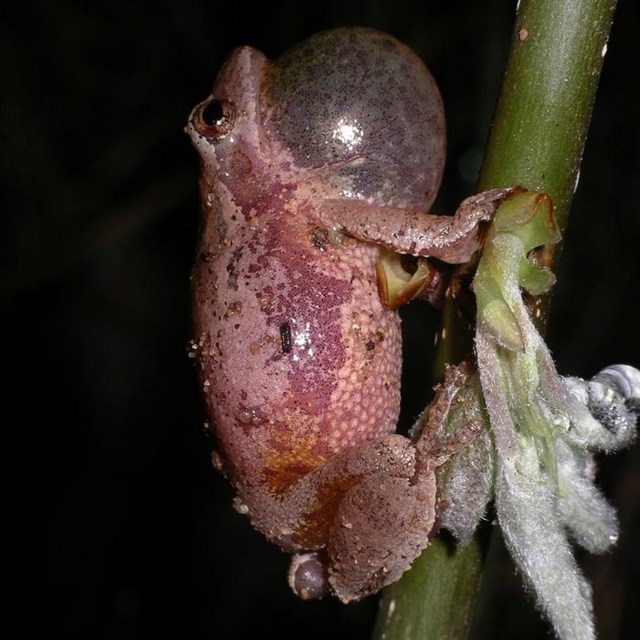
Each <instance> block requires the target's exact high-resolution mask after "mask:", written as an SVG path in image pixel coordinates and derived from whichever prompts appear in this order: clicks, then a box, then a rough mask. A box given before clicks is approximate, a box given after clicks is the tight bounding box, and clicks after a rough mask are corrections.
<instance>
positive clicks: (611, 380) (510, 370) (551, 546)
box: [445, 192, 640, 640]
mask: <svg viewBox="0 0 640 640" xmlns="http://www.w3.org/2000/svg"><path fill="white" fill-rule="evenodd" d="M558 239H559V232H558V230H557V227H556V225H555V219H554V216H553V210H552V205H551V201H550V199H549V197H548V196H546V195H545V194H539V193H538V194H536V193H529V192H520V193H515V194H514V195H512V196H510V197H509V198H508V199H507V200H506V201H505V203H504V204H503V205H502V206H501V207H500V209H499V210H498V212H497V213H496V217H495V219H494V222H493V224H492V227H491V229H490V231H489V235H488V238H487V242H486V244H485V248H484V251H483V255H482V258H481V260H480V263H479V266H478V270H477V273H476V276H475V279H474V283H473V288H474V291H475V293H476V299H477V303H478V323H477V333H476V353H477V364H478V371H479V375H480V385H481V389H482V396H483V398H484V403H485V406H486V411H487V414H488V417H489V422H490V428H491V434H492V438H493V443H494V447H495V452H494V456H493V457H494V462H493V464H494V466H495V479H494V497H495V506H496V512H497V515H498V521H499V524H500V527H501V529H502V531H503V533H504V537H505V541H506V544H507V546H508V548H509V551H510V553H511V555H512V557H513V558H514V560H515V562H516V564H517V566H518V567H519V568H520V571H521V572H522V574H523V576H524V578H525V581H526V582H527V583H528V584H529V586H530V587H531V589H532V591H533V592H534V593H535V596H536V599H537V602H538V604H539V606H540V607H541V609H542V610H543V611H544V613H545V614H546V615H547V617H548V618H549V619H550V621H551V623H552V624H553V627H554V629H555V631H556V634H557V635H558V637H559V638H561V639H562V640H590V639H592V638H595V631H594V623H593V613H592V604H591V589H590V586H589V584H588V583H587V581H586V580H585V578H584V577H583V576H582V574H581V572H580V570H579V568H578V566H577V564H576V562H575V560H574V558H573V553H572V549H571V546H570V544H569V538H571V539H572V540H574V541H575V542H577V543H579V544H580V545H582V546H583V547H585V548H587V549H588V550H590V551H593V552H602V551H604V550H606V549H607V548H609V547H610V546H611V545H612V544H613V543H614V542H615V541H616V539H617V535H618V530H617V529H618V526H617V521H616V516H615V512H614V510H613V508H612V507H611V506H610V505H609V504H608V503H607V501H606V500H605V499H604V497H603V496H602V495H601V494H600V492H599V491H598V489H597V488H596V487H595V485H594V482H593V481H594V478H593V469H594V464H593V460H592V454H593V453H594V452H596V451H607V452H609V451H615V450H616V449H619V448H620V447H622V446H624V445H627V444H629V443H630V442H631V441H632V439H633V437H634V434H635V425H636V420H637V416H638V413H640V372H639V371H637V370H636V369H633V368H632V367H627V366H625V365H619V366H617V367H611V368H609V369H606V370H605V371H604V372H601V374H599V375H598V376H596V377H595V378H594V379H593V380H592V381H591V382H585V381H584V380H581V379H579V378H562V377H561V376H560V375H559V374H558V372H557V371H556V368H555V365H554V364H553V360H552V358H551V355H550V353H549V350H548V348H547V346H546V344H545V343H544V340H543V339H542V337H541V336H540V334H539V333H538V331H537V329H536V327H535V325H534V323H533V322H532V320H531V317H530V315H529V310H528V309H527V306H526V305H525V303H524V301H523V294H522V290H523V289H524V290H526V291H527V292H528V293H530V294H533V295H537V294H539V293H542V292H543V291H545V290H546V289H548V288H549V287H550V286H551V284H552V283H553V275H552V274H551V273H550V272H549V271H547V270H545V269H543V268H540V267H538V266H536V265H535V264H534V262H532V261H530V260H529V257H530V252H531V251H532V249H534V248H535V247H540V246H542V245H546V244H550V243H554V242H557V241H558ZM476 510H477V508H476ZM456 518H458V520H459V519H460V518H459V517H458V516H456V512H455V510H453V512H452V515H451V516H450V517H449V520H450V521H452V522H453V526H452V527H451V528H452V529H453V530H454V533H456V535H458V536H459V537H460V538H461V539H465V537H467V536H468V535H470V534H469V531H468V526H469V523H468V522H467V521H464V523H463V526H461V527H458V530H457V531H456V523H457V521H458V520H456ZM445 524H447V518H446V516H445ZM465 526H466V527H467V530H466V531H465V530H464V527H465ZM473 526H475V525H473Z"/></svg>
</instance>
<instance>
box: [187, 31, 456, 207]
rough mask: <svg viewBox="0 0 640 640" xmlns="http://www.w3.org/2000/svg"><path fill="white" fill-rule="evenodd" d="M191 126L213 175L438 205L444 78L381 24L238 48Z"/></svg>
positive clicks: (393, 202)
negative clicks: (274, 45) (273, 55)
mask: <svg viewBox="0 0 640 640" xmlns="http://www.w3.org/2000/svg"><path fill="white" fill-rule="evenodd" d="M187 132H188V133H189V135H190V136H191V139H192V141H193V143H194V144H195V146H196V147H197V149H198V151H199V152H200V155H201V157H202V161H203V164H204V170H205V173H207V174H209V175H210V176H212V175H214V173H215V175H216V176H217V177H218V178H219V179H221V180H223V181H224V182H227V183H233V184H234V185H235V186H238V185H239V184H242V185H244V186H243V188H247V187H248V188H250V189H253V188H255V186H253V185H255V183H256V182H261V183H262V184H263V186H264V187H266V184H265V183H266V182H270V181H271V180H274V181H278V182H279V181H284V182H288V183H290V184H296V183H303V182H306V181H310V182H312V183H313V184H315V185H316V187H317V188H318V191H317V192H318V193H320V194H321V195H322V196H324V197H328V198H355V199H359V200H365V201H370V202H373V203H374V204H377V205H390V206H397V207H405V208H411V209H418V210H420V209H422V210H426V209H428V207H429V206H430V205H431V204H432V202H433V200H434V199H435V196H436V193H437V190H438V187H439V185H440V180H441V177H442V170H443V166H444V155H445V124H444V110H443V106H442V100H441V98H440V93H439V91H438V88H437V86H436V84H435V81H434V80H433V77H432V76H431V74H430V73H429V71H428V69H427V68H426V67H425V65H424V64H423V62H422V61H421V60H420V58H419V57H418V56H417V55H416V54H415V53H413V52H412V51H411V50H410V49H409V48H408V47H406V46H405V45H403V44H401V43H400V42H398V41H397V40H396V39H395V38H392V37H391V36H388V35H385V34H383V33H380V32H378V31H374V30H373V29H363V28H341V29H332V30H329V31H323V32H321V33H319V34H316V35H314V36H312V37H310V38H308V39H307V40H304V41H303V42H301V43H300V44H298V45H296V46H295V47H293V48H292V49H290V50H289V51H287V52H286V53H284V54H283V55H282V56H280V58H278V59H277V60H275V61H274V62H269V61H268V60H267V58H266V57H265V56H264V55H263V54H262V53H260V52H259V51H257V50H255V49H252V48H250V47H242V48H240V49H236V50H235V51H233V52H232V54H231V55H230V57H229V59H228V60H227V62H226V63H225V64H224V66H223V67H222V70H221V71H220V74H219V75H218V78H217V80H216V83H215V86H214V88H213V91H212V93H211V95H210V96H209V97H208V98H207V99H206V100H205V101H204V102H202V103H200V104H199V105H197V106H196V108H195V109H194V110H193V112H192V113H191V116H190V118H189V123H188V125H187ZM212 171H213V172H214V173H212Z"/></svg>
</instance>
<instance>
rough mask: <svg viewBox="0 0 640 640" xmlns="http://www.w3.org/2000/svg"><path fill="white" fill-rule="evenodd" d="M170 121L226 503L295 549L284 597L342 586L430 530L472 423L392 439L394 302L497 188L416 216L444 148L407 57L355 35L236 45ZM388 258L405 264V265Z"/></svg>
mask: <svg viewBox="0 0 640 640" xmlns="http://www.w3.org/2000/svg"><path fill="white" fill-rule="evenodd" d="M187 132H188V134H189V136H190V137H191V140H192V141H193V144H194V145H195V147H196V149H197V150H198V152H199V154H200V158H201V165H202V174H201V181H200V187H201V194H202V206H203V222H202V229H201V235H200V240H199V245H198V249H197V257H196V261H195V265H194V268H193V273H192V287H193V309H194V327H195V336H194V342H193V345H192V347H193V352H194V357H195V358H196V360H197V364H198V369H199V375H200V379H201V384H202V390H203V394H204V399H205V403H206V409H207V412H208V415H209V424H210V425H211V429H212V431H213V432H214V434H215V438H216V441H217V453H215V454H214V457H213V459H214V464H215V465H216V466H217V467H218V468H220V469H221V470H222V471H223V472H224V474H225V475H226V477H227V478H228V479H229V480H230V482H231V483H232V485H233V486H234V488H235V491H236V493H237V498H236V508H237V510H238V511H240V512H241V513H245V514H247V515H248V517H249V518H250V520H251V522H252V524H253V526H255V527H256V528H257V529H258V530H260V531H261V532H262V533H263V534H264V535H265V536H266V537H267V538H268V539H269V540H271V541H272V542H274V543H276V544H277V545H279V546H280V547H281V548H282V549H283V550H285V551H287V552H290V553H292V554H294V557H293V561H292V566H291V570H290V575H289V580H290V584H291V586H292V588H293V589H294V591H295V592H296V593H298V595H301V596H302V597H318V596H320V595H323V594H324V593H326V592H327V591H330V592H332V593H334V594H335V595H337V596H338V597H339V598H340V599H342V600H343V601H345V602H346V601H350V600H357V599H360V598H362V597H364V596H365V595H368V594H370V593H373V592H375V591H377V590H379V589H380V588H381V587H382V586H384V585H386V584H389V583H391V582H393V581H395V580H397V579H398V577H399V576H400V575H401V574H402V573H403V572H404V571H405V570H406V569H407V568H408V567H409V566H410V565H411V563H412V562H413V560H414V559H415V558H416V557H417V556H418V555H419V553H420V551H421V550H422V549H423V548H424V547H425V546H426V545H427V544H428V541H429V536H430V535H432V532H433V530H434V524H435V523H436V521H437V516H438V490H437V486H436V479H435V478H436V477H435V469H436V468H437V467H438V466H439V465H441V464H442V463H443V462H444V461H446V460H447V459H448V457H449V456H450V455H452V454H453V453H455V452H456V451H458V450H459V449H460V447H462V446H464V444H465V443H466V442H468V440H469V433H470V432H471V431H472V430H473V429H471V430H467V431H468V432H467V433H463V434H461V435H459V437H457V438H454V439H453V440H452V439H449V440H447V439H445V438H443V437H441V436H440V435H439V430H438V426H437V424H431V425H430V426H429V428H427V429H425V430H424V432H423V434H422V435H421V436H420V437H419V438H418V440H417V442H415V443H414V442H412V441H411V440H409V439H408V438H405V437H403V436H400V435H397V434H394V430H395V425H396V420H397V418H398V412H399V402H400V369H401V344H400V321H399V318H398V315H397V312H396V311H395V310H394V309H393V308H392V307H394V306H398V305H399V304H401V303H402V302H404V301H406V300H407V299H409V298H411V297H414V296H415V295H417V294H418V293H420V292H421V291H424V290H426V291H427V294H428V293H429V291H432V292H433V291H435V289H436V288H437V286H436V285H437V281H438V277H437V271H436V270H435V268H434V267H433V265H432V264H431V263H430V262H429V261H428V260H426V259H425V258H436V259H438V260H440V261H443V262H448V263H462V262H465V261H467V260H469V259H470V257H471V256H472V254H473V253H474V252H475V251H476V250H477V248H478V246H479V233H480V229H479V225H480V223H481V222H483V221H486V220H489V219H490V217H491V215H492V213H493V211H494V209H495V206H496V203H497V201H498V200H500V198H502V197H503V195H504V194H505V193H506V191H504V190H503V191H493V192H487V193H485V194H480V195H479V196H474V197H473V198H471V199H468V200H467V201H465V202H464V203H463V204H462V206H461V208H460V209H459V210H458V212H457V213H456V214H455V215H454V216H435V215H428V214H427V213H426V211H427V210H428V208H429V206H430V205H431V203H432V202H433V200H434V198H435V195H436V191H437V189H438V186H439V183H440V179H441V175H442V169H443V162H444V155H445V125H444V116H443V108H442V103H441V99H440V95H439V93H438V89H437V87H436V85H435V82H434V80H433V78H432V76H431V74H430V73H429V71H428V70H427V69H426V67H425V66H424V64H423V63H422V62H421V60H420V59H419V58H418V57H417V56H416V55H415V54H414V53H412V52H411V51H410V50H409V49H408V48H407V47H405V46H404V45H402V44H400V43H399V42H398V41H397V40H395V39H394V38H392V37H390V36H387V35H384V34H382V33H379V32H376V31H373V30H369V29H335V30H330V31H326V32H322V33H320V34H318V35H316V36H313V37H311V38H309V39H308V40H306V41H304V42H302V43H301V44H300V45H298V46H296V47H295V48H293V49H291V50H290V51H289V52H287V53H285V54H284V55H283V56H281V57H280V58H278V59H277V60H275V61H274V62H271V61H269V60H268V59H267V58H266V57H265V56H264V55H263V54H262V53H260V52H259V51H257V50H255V49H252V48H250V47H243V48H240V49H237V50H235V51H234V52H233V53H232V54H231V56H230V57H229V58H228V60H227V61H226V63H225V64H224V66H223V68H222V70H221V71H220V73H219V75H218V78H217V80H216V83H215V86H214V88H213V91H212V93H211V95H210V96H209V97H208V98H207V99H206V100H205V101H204V102H202V103H201V104H199V105H198V106H196V107H195V109H194V110H193V112H192V113H191V116H190V117H189V121H188V125H187ZM393 252H398V253H405V254H411V255H414V256H422V257H423V259H421V261H420V262H419V263H418V268H417V269H416V271H415V273H413V274H410V273H405V272H404V271H403V269H402V267H401V264H400V262H399V261H395V260H394V258H393V256H394V255H395V254H393ZM381 298H382V299H381ZM454 377H455V376H454ZM456 388H457V387H456V383H453V382H450V383H445V386H444V387H443V388H442V389H441V392H440V396H439V399H438V402H439V404H438V403H436V404H438V406H439V407H442V406H444V405H446V404H447V403H448V402H450V400H451V397H452V396H453V395H454V394H455V391H456ZM436 414H437V415H436V417H435V418H433V420H431V422H432V423H438V421H441V420H442V415H444V413H443V411H442V410H441V409H438V411H436ZM438 416H440V417H438Z"/></svg>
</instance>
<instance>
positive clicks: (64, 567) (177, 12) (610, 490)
mask: <svg viewBox="0 0 640 640" xmlns="http://www.w3.org/2000/svg"><path fill="white" fill-rule="evenodd" d="M514 11H515V2H512V1H506V0H482V1H478V0H456V1H450V2H446V3H444V2H436V1H435V0H432V1H428V0H425V1H423V2H414V1H410V0H394V1H393V2H386V3H385V2H379V1H377V0H370V1H368V2H367V1H365V0H362V1H359V2H351V3H345V2H344V1H343V0H326V1H325V2H322V3H309V4H308V6H306V5H305V6H304V8H303V5H302V3H297V2H294V1H293V0H289V1H284V2H279V3H268V2H265V3H263V4H262V5H261V6H260V8H259V9H256V8H255V7H253V8H252V7H250V6H249V5H243V4H241V3H239V2H214V1H209V2H203V1H200V0H187V1H185V2H178V1H177V0H164V1H162V0H160V1H158V2H153V3H151V2H148V3H144V2H135V1H134V2H124V1H112V2H79V1H78V2H49V3H29V2H26V3H21V4H20V9H16V8H15V7H14V8H13V13H12V14H11V15H9V13H8V12H9V8H5V9H3V12H5V13H6V15H5V16H4V17H3V18H2V19H1V20H0V54H1V55H0V65H1V70H2V76H1V82H2V87H1V90H0V92H1V108H2V111H1V114H2V115H1V121H0V123H1V136H2V138H1V140H0V145H1V151H0V160H1V162H2V172H1V173H2V182H3V184H2V190H1V193H0V202H1V203H2V218H3V224H4V228H5V229H6V232H3V233H2V234H1V235H0V239H1V240H2V247H3V248H2V253H1V257H0V260H1V264H2V272H1V276H0V285H1V289H0V290H1V292H2V320H3V328H4V331H3V334H4V338H5V339H4V340H3V343H4V346H5V347H6V352H5V357H4V358H3V364H4V365H5V366H4V369H5V371H6V373H7V376H6V377H7V382H5V383H4V385H3V386H4V394H3V395H5V397H6V400H8V402H6V403H4V406H5V419H4V421H3V422H4V429H5V432H6V434H7V435H9V436H12V439H13V436H18V440H19V442H20V444H19V446H18V447H17V448H16V447H15V446H13V445H7V448H6V452H7V455H6V457H7V459H8V462H9V464H8V465H7V469H8V470H11V471H10V478H11V480H10V482H8V483H7V490H8V491H7V493H8V495H10V496H11V497H12V499H10V500H8V501H7V504H8V503H9V502H10V503H11V505H12V506H13V503H14V501H15V507H16V511H15V513H16V515H15V516H13V515H12V516H10V517H8V518H7V522H9V523H10V524H9V526H10V529H11V530H13V529H14V527H15V525H18V526H17V527H15V528H16V529H17V530H18V531H19V535H20V538H21V540H22V542H23V545H24V547H25V548H24V550H23V551H22V550H21V551H20V552H18V551H15V552H14V551H13V549H12V548H9V549H8V550H7V551H6V553H7V554H8V555H9V556H12V557H10V558H9V559H10V560H17V561H18V564H19V566H20V569H19V574H18V576H17V578H16V580H15V582H11V583H10V589H11V590H12V591H13V592H14V593H15V594H16V595H17V596H18V599H19V604H21V605H22V606H21V607H20V608H16V609H15V611H16V612H20V616H21V618H20V624H21V627H20V629H21V633H20V634H19V635H20V637H23V636H28V634H29V633H30V632H34V633H35V632H40V633H46V635H47V637H52V638H58V637H60V638H75V637H82V638H101V639H102V638H105V639H106V638H117V639H129V638H152V637H153V638H163V637H172V638H221V639H226V638H242V639H243V638H252V637H270V636H274V637H275V636H279V637H291V638H308V639H313V638H326V637H330V638H337V639H341V638H349V639H352V640H356V639H359V638H367V637H368V635H369V633H370V629H371V625H372V619H373V615H374V613H375V608H376V603H375V598H370V599H368V600H367V601H365V602H363V603H360V604H358V605H352V606H349V607H345V606H343V605H340V604H338V603H337V602H334V601H331V600H327V601H323V602H320V603H301V602H299V601H297V600H296V599H295V598H294V597H293V596H292V595H291V594H290V593H289V591H288V587H287V585H286V581H285V571H286V567H287V559H286V557H285V556H284V555H283V554H281V553H280V552H279V551H278V550H277V549H275V548H273V547H271V546H270V545H268V544H267V543H266V542H265V541H264V540H263V539H262V538H261V537H260V536H259V535H258V534H257V533H255V532H254V531H253V530H252V529H251V528H250V527H249V525H248V523H247V521H246V520H245V519H244V518H243V517H241V516H239V515H238V514H236V513H235V512H234V511H233V510H232V509H231V499H232V495H231V492H230V490H229V488H228V487H227V485H226V483H225V482H224V481H223V479H222V478H221V477H220V476H219V475H217V474H216V473H214V472H213V471H212V469H211V468H210V463H209V449H210V446H211V445H210V443H209V442H208V441H207V440H206V439H205V436H204V435H203V432H202V422H203V415H202V410H201V406H200V404H199V398H198V395H197V385H196V381H195V377H194V372H193V368H192V362H191V361H190V360H188V359H187V357H186V355H185V347H186V344H187V339H188V337H189V310H188V274H189V267H190V261H191V257H192V253H193V247H194V243H195V237H196V233H197V220H198V206H199V205H198V201H197V172H198V166H197V158H196V154H195V152H194V151H193V150H192V149H191V147H190V144H189V141H188V140H187V138H186V136H185V135H184V134H183V131H182V129H183V126H184V124H185V121H186V117H187V114H188V113H189V111H190V109H191V107H192V106H193V105H194V104H195V103H196V102H197V101H199V100H201V99H202V98H203V97H205V96H206V95H207V93H208V91H209V89H210V86H211V85H212V83H213V80H214V77H215V74H216V71H217V69H218V68H219V66H220V64H221V62H222V60H223V59H224V57H225V55H226V54H227V53H228V51H229V50H230V49H231V48H233V47H234V46H237V45H239V44H251V45H253V46H255V47H257V48H259V49H261V50H263V51H264V52H265V53H266V54H267V55H269V56H270V57H274V56H277V55H278V54H279V53H281V52H282V51H283V50H284V49H286V48H287V47H288V46H290V45H292V44H293V43H295V42H297V41H298V40H300V39H301V38H303V37H305V36H307V35H310V34H311V33H313V32H315V31H317V30H319V29H322V28H326V27H330V26H337V25H354V24H359V25H366V26H372V27H376V28H379V29H382V30H384V31H388V32H390V33H392V34H393V35H395V36H396V37H398V38H400V39H401V40H403V41H404V42H406V43H407V44H409V45H410V46H412V47H413V48H414V49H416V50H417V51H418V52H419V53H420V54H421V55H422V56H423V58H424V59H425V60H427V61H428V63H429V66H430V67H431V69H432V71H433V73H434V75H435V77H436V79H437V80H438V82H439V84H440V87H441V90H442V93H443V97H444V100H445V104H446V108H447V115H448V127H449V151H448V164H447V171H446V173H445V183H444V186H443V189H442V192H441V195H440V197H439V199H438V202H437V205H438V206H437V208H436V209H437V210H438V211H452V210H453V209H454V208H455V206H456V204H457V203H458V202H459V201H460V200H461V198H462V197H464V196H465V195H468V194H469V193H471V192H472V191H473V186H474V180H475V177H476V173H477V168H478V163H479V161H480V158H481V154H482V148H483V144H484V141H485V139H486V135H487V131H488V126H489V122H490V119H491V115H492V111H493V108H494V105H495V100H496V96H497V92H498V89H499V84H500V78H501V74H502V72H503V69H504V64H505V55H506V50H507V46H508V41H509V37H510V33H511V28H512V21H513V15H514ZM638 24H639V23H638V10H637V3H635V2H634V0H622V1H621V3H620V6H619V8H618V13H617V16H616V21H615V24H614V28H613V32H612V36H611V39H610V42H609V47H608V54H607V56H606V58H605V67H604V73H603V77H602V82H601V86H600V89H599V93H598V97H597V101H596V107H595V111H594V119H593V123H592V128H591V133H590V138H589V140H588V143H587V147H586V151H585V157H584V163H583V167H582V174H581V178H580V184H579V189H578V193H577V195H576V200H575V202H574V207H573V210H572V217H571V219H570V223H569V228H568V230H567V234H566V241H565V243H564V248H563V252H562V256H561V261H560V264H559V267H558V275H559V283H558V285H557V288H556V295H555V298H554V304H553V308H552V315H551V320H550V326H549V333H548V337H549V341H550V345H551V347H552V349H553V352H554V354H555V357H556V360H557V363H558V367H559V369H560V371H561V372H563V373H566V374H575V375H583V376H590V375H593V373H595V372H596V371H597V370H598V369H599V368H601V367H603V366H605V365H606V364H610V363H613V362H628V363H631V364H635V365H636V366H638V365H639V364H640V357H639V356H638V354H639V349H638V344H639V338H638V313H637V298H638V276H639V275H640V273H639V271H640V270H639V269H638V255H639V251H640V250H639V249H638V247H639V246H640V207H639V205H638V202H639V197H640V193H639V187H638V184H639V182H638V180H639V175H640V174H639V171H638V169H639V167H638V161H637V156H638V126H637V121H638V99H639V93H638V80H637V26H638ZM5 241H6V242H5ZM405 315H406V322H405V326H406V327H407V337H406V340H405V342H406V344H407V345H409V347H408V348H407V352H408V355H409V357H408V358H407V366H408V369H407V372H406V375H405V391H406V395H407V398H408V400H407V404H406V406H405V408H404V411H403V420H404V422H405V423H406V422H408V421H410V419H411V418H412V417H413V416H414V415H415V413H416V412H417V411H418V410H419V409H420V405H421V404H422V403H423V400H422V399H421V397H422V394H423V393H424V387H425V382H424V379H425V378H424V374H422V373H421V371H425V370H428V366H429V365H428V361H429V358H430V357H431V355H432V350H431V343H432V331H434V330H435V327H436V326H437V317H436V314H435V312H433V311H432V310H430V309H428V308H427V307H426V306H421V305H420V304H418V303H414V305H412V306H411V307H410V309H409V311H408V312H407V313H406V314H405ZM423 323H424V324H426V326H427V329H428V330H427V331H425V329H424V327H423ZM639 449H640V448H639V447H638V446H636V447H635V449H631V450H629V451H627V452H624V453H622V454H618V455H616V456H613V457H611V458H610V459H605V460H603V461H602V465H601V480H602V484H603V486H604V487H605V491H606V493H607V495H608V496H609V497H610V499H611V500H612V502H613V503H614V504H615V505H616V507H617V508H618V510H619V515H620V519H621V521H622V527H623V529H622V536H621V540H620V542H619V544H618V546H617V547H616V549H615V550H614V551H613V552H612V553H609V554H607V555H605V556H604V557H602V558H594V557H587V556H585V555H582V554H580V558H581V561H582V563H583V566H584V567H585V570H586V572H587V573H588V575H589V577H590V578H591V579H592V580H593V581H594V589H595V600H596V611H597V613H598V618H599V628H600V632H601V636H600V637H601V638H603V639H604V640H612V639H614V638H630V637H632V635H633V632H632V629H637V626H635V625H636V624H637V617H635V618H634V616H637V604H638V602H639V601H640V600H638V599H637V597H638V591H637V586H634V583H633V581H632V578H633V576H634V575H635V576H637V575H638V574H639V566H638V563H639V554H640V552H639V551H638V544H637V541H638V535H639V533H640V528H639V526H638V505H639V501H640V459H639V458H640V456H639ZM15 453H18V454H19V455H17V456H16V455H15ZM499 571H500V576H501V577H500V578H499V580H498V581H497V582H496V585H497V590H498V593H497V594H496V600H495V601H494V602H495V603H496V604H495V606H494V608H489V609H488V610H487V615H486V617H485V620H484V623H485V624H486V625H487V626H486V627H485V628H484V631H485V636H486V637H493V638H514V637H518V638H543V637H548V636H549V630H548V627H547V626H546V625H545V624H544V623H541V622H539V621H538V619H537V616H536V614H535V613H534V612H533V607H532V605H531V603H530V602H529V601H528V600H526V598H525V596H524V595H522V591H521V588H520V586H519V581H518V578H517V577H516V576H515V575H514V572H513V569H512V567H511V565H510V564H509V563H508V562H507V561H505V562H504V563H503V564H502V565H500V568H499ZM634 589H635V591H634ZM492 625H495V627H493V626H492ZM496 629H497V630H496Z"/></svg>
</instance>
